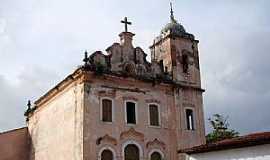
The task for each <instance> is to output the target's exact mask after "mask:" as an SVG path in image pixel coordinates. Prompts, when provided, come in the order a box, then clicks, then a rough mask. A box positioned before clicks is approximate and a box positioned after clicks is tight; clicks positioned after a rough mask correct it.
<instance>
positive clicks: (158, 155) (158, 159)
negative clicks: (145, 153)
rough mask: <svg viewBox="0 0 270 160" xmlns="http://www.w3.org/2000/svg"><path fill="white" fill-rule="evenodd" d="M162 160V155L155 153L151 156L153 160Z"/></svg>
mask: <svg viewBox="0 0 270 160" xmlns="http://www.w3.org/2000/svg"><path fill="white" fill-rule="evenodd" d="M161 159H162V157H161V155H160V153H158V152H154V153H152V154H151V160H161Z"/></svg>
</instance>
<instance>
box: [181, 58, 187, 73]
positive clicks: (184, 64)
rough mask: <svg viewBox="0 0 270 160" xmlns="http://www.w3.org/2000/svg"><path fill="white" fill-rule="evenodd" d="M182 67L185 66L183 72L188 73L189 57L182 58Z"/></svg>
mask: <svg viewBox="0 0 270 160" xmlns="http://www.w3.org/2000/svg"><path fill="white" fill-rule="evenodd" d="M182 65H183V72H184V73H188V56H187V55H185V54H184V55H183V56H182Z"/></svg>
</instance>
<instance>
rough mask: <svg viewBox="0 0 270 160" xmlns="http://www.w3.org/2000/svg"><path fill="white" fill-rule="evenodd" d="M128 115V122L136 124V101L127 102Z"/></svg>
mask: <svg viewBox="0 0 270 160" xmlns="http://www.w3.org/2000/svg"><path fill="white" fill-rule="evenodd" d="M126 114H127V115H126V116H127V123H128V124H136V110H135V103H133V102H127V103H126Z"/></svg>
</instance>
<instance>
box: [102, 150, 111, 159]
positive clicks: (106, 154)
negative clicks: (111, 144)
mask: <svg viewBox="0 0 270 160" xmlns="http://www.w3.org/2000/svg"><path fill="white" fill-rule="evenodd" d="M101 160H113V153H112V151H110V150H109V149H105V150H103V151H102V153H101Z"/></svg>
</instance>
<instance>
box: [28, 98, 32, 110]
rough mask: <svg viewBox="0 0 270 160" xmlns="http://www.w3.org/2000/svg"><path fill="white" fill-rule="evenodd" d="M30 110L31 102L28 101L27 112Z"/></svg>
mask: <svg viewBox="0 0 270 160" xmlns="http://www.w3.org/2000/svg"><path fill="white" fill-rule="evenodd" d="M30 109H31V101H30V100H28V102H27V110H30Z"/></svg>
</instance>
